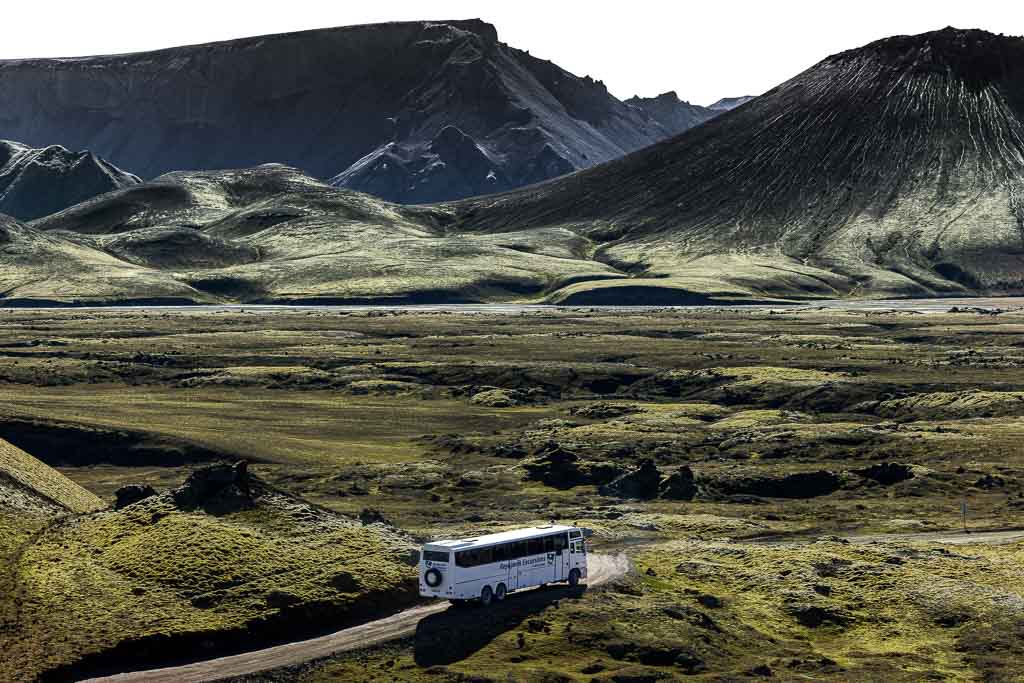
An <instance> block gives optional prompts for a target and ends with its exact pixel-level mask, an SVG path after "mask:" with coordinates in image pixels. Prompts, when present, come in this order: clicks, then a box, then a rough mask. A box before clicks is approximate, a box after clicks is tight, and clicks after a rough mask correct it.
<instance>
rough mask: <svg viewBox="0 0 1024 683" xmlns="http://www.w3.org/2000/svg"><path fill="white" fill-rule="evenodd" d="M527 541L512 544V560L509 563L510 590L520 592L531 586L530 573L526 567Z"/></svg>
mask: <svg viewBox="0 0 1024 683" xmlns="http://www.w3.org/2000/svg"><path fill="white" fill-rule="evenodd" d="M526 548H527V546H526V541H516V542H515V543H513V544H511V560H510V562H509V574H508V588H509V590H519V589H520V588H525V587H526V586H528V585H529V584H528V583H527V581H528V580H529V576H528V575H527V572H528V571H529V570H528V568H527V566H526V564H525V563H526Z"/></svg>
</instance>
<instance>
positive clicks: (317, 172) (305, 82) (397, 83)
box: [0, 21, 679, 203]
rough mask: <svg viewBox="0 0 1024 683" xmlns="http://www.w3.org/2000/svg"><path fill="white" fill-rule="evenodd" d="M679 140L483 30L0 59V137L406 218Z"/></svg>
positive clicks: (466, 25) (359, 32) (337, 35)
mask: <svg viewBox="0 0 1024 683" xmlns="http://www.w3.org/2000/svg"><path fill="white" fill-rule="evenodd" d="M678 127H679V126H678V125H676V124H673V127H672V129H671V130H668V129H666V128H665V127H664V125H663V124H662V123H661V122H659V121H658V120H656V119H654V118H652V117H651V116H649V115H648V114H647V113H646V112H645V111H644V110H643V109H642V108H637V107H631V106H628V105H626V104H624V103H623V102H621V101H619V100H618V99H616V98H615V97H613V96H612V95H610V94H609V93H608V91H607V89H606V88H605V87H604V85H603V84H602V83H600V82H599V81H594V80H592V79H590V78H579V77H577V76H574V75H572V74H570V73H568V72H566V71H565V70H563V69H561V68H559V67H558V66H556V65H554V64H552V63H551V62H547V61H543V60H540V59H536V58H534V57H532V56H530V55H529V54H528V53H526V52H522V51H520V50H516V49H514V48H511V47H509V46H507V45H505V44H503V43H501V42H499V40H498V36H497V33H496V31H495V29H494V27H493V26H490V25H489V24H485V23H483V22H481V21H454V22H440V23H431V22H410V23H398V24H384V25H371V26H357V27H349V28H338V29H326V30H317V31H307V32H302V33H294V34H286V35H275V36H265V37H259V38H248V39H243V40H235V41H230V42H223V43H215V44H209V45H200V46H192V47H182V48H174V49H169V50H162V51H158V52H151V53H144V54H132V55H118V56H110V57H89V58H82V59H49V60H21V61H4V62H0V137H10V138H12V139H17V140H22V141H25V142H27V143H29V144H33V145H48V144H53V143H60V144H63V145H66V146H69V147H72V148H76V149H77V148H87V149H90V150H93V151H94V152H95V153H97V154H99V155H101V156H103V157H105V158H108V159H111V160H112V161H113V162H114V163H117V164H118V165H120V166H122V167H123V168H130V169H132V170H133V171H134V172H136V173H139V174H140V175H142V176H144V177H148V178H152V177H154V176H157V175H160V174H162V173H165V172H168V171H175V170H203V169H222V168H240V167H249V166H256V165H259V164H262V163H267V162H274V163H284V164H288V165H291V166H294V167H297V168H300V169H302V170H303V171H304V172H305V173H307V174H309V175H311V176H314V177H316V178H319V179H331V178H333V182H334V183H335V184H336V185H338V186H343V187H347V188H351V189H357V190H363V191H367V192H370V193H373V194H376V195H378V196H380V197H383V198H385V199H388V200H391V201H398V202H404V203H420V202H428V201H439V200H446V199H454V198H461V197H468V196H471V195H477V194H481V193H486V192H496V191H501V190H508V189H511V188H515V187H519V186H522V185H525V184H529V183H534V182H539V181H542V180H547V179H549V178H552V177H555V176H558V175H562V174H565V173H569V172H571V171H575V170H578V169H582V168H587V167H589V166H592V165H594V164H597V163H600V162H604V161H608V160H611V159H614V158H616V157H619V156H621V155H623V154H625V153H627V152H630V151H633V150H636V149H639V148H641V147H644V146H647V145H650V144H652V143H654V142H657V141H658V140H662V139H664V138H666V137H668V135H669V134H670V133H672V132H675V131H676V130H677V129H678Z"/></svg>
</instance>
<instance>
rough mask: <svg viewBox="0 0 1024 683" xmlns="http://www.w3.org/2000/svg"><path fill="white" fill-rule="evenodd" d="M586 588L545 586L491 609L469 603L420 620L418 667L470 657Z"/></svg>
mask: <svg viewBox="0 0 1024 683" xmlns="http://www.w3.org/2000/svg"><path fill="white" fill-rule="evenodd" d="M585 590H586V587H585V586H578V587H576V588H570V587H568V586H548V587H546V588H539V589H536V590H531V591H526V592H523V593H514V594H512V595H510V596H508V598H507V599H506V600H505V601H504V602H501V603H494V604H492V605H491V606H490V607H483V606H481V605H478V604H475V603H470V604H467V605H465V606H455V605H453V606H452V607H450V608H449V609H447V610H446V611H444V612H441V613H440V614H434V615H431V616H429V617H427V618H426V619H423V620H422V621H420V623H419V625H418V626H417V627H416V635H415V637H414V647H415V658H416V663H417V664H418V665H419V666H423V667H429V666H437V665H444V664H452V663H454V662H458V661H461V660H463V659H465V658H466V657H469V656H470V655H472V654H473V653H474V652H476V651H478V650H480V649H481V648H483V647H485V646H486V645H487V644H488V643H490V642H491V641H493V640H494V639H495V638H497V637H498V636H500V635H501V634H502V633H505V632H507V631H511V630H513V629H515V628H517V627H519V626H520V625H521V624H523V622H525V621H527V620H528V619H530V618H531V617H535V616H537V615H538V614H540V613H541V612H543V611H544V610H546V609H547V608H549V607H552V606H557V603H558V601H560V600H565V599H573V598H579V597H580V596H582V595H583V593H584V591H585Z"/></svg>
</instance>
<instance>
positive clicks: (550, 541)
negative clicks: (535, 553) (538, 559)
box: [544, 536, 555, 553]
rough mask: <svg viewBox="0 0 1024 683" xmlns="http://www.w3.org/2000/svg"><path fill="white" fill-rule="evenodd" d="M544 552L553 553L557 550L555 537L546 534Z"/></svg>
mask: <svg viewBox="0 0 1024 683" xmlns="http://www.w3.org/2000/svg"><path fill="white" fill-rule="evenodd" d="M544 552H546V553H553V552H555V537H554V536H545V537H544Z"/></svg>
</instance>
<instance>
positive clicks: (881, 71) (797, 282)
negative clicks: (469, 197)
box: [456, 28, 1024, 301]
mask: <svg viewBox="0 0 1024 683" xmlns="http://www.w3.org/2000/svg"><path fill="white" fill-rule="evenodd" d="M456 210H457V211H458V213H459V215H460V216H462V218H461V220H460V221H459V225H460V227H461V228H462V229H472V230H478V231H488V232H501V231H504V230H512V229H515V230H525V229H542V228H546V229H551V228H559V229H566V230H571V231H573V232H575V233H577V234H580V235H581V236H585V237H587V238H588V239H590V240H593V241H595V242H597V243H599V244H600V247H599V248H598V249H597V251H596V253H595V256H594V258H595V259H596V260H598V261H600V262H603V263H608V264H612V265H614V266H615V267H616V268H618V269H619V270H622V271H623V272H628V273H629V274H630V275H631V277H632V279H631V280H630V282H629V287H630V291H638V290H637V289H636V288H637V287H638V286H641V285H642V286H643V287H644V288H645V289H643V290H642V292H643V295H644V296H662V297H667V298H668V299H673V298H680V299H685V298H686V297H685V296H684V294H685V293H687V292H691V293H694V294H699V295H708V294H717V295H722V294H727V293H732V294H733V295H737V296H746V297H749V296H751V295H761V296H768V295H795V294H803V295H812V296H847V295H854V294H862V295H883V294H884V295H934V294H952V293H964V292H993V293H1011V292H1013V293H1019V292H1024V39H1021V38H1009V37H1002V36H996V35H993V34H990V33H986V32H983V31H964V30H957V29H952V28H949V29H945V30H942V31H937V32H934V33H928V34H924V35H920V36H912V37H908V36H902V37H896V38H890V39H886V40H882V41H879V42H877V43H873V44H871V45H868V46H867V47H864V48H861V49H857V50H852V51H849V52H845V53H842V54H838V55H835V56H832V57H829V58H828V59H826V60H824V61H823V62H821V63H820V64H818V65H816V66H814V67H813V68H811V69H809V70H807V71H806V72H804V73H802V74H800V75H799V76H797V77H795V78H794V79H792V80H790V81H788V82H786V83H784V84H782V85H780V86H779V87H777V88H775V89H774V90H772V91H771V92H769V93H767V94H765V95H763V96H761V97H758V98H756V99H754V100H752V101H751V102H749V103H747V104H746V105H744V106H742V107H740V108H738V109H735V110H733V111H731V112H729V113H727V114H725V115H723V116H721V117H719V118H716V119H714V120H712V121H710V122H708V123H706V124H704V125H702V126H700V127H698V128H695V129H693V130H690V131H688V132H686V133H684V134H683V135H681V136H679V137H677V138H674V139H672V140H669V141H667V142H663V143H660V144H658V145H656V146H653V147H651V148H648V149H645V150H642V151H640V152H637V153H635V154H633V155H631V156H629V157H627V158H625V159H622V160H619V161H616V162H613V163H611V164H606V165H603V166H600V167H598V168H594V169H591V170H588V171H584V172H581V173H578V174H575V175H572V176H568V177H566V178H562V179H559V180H555V181H553V182H551V183H548V184H545V185H543V186H540V187H536V188H528V189H526V190H523V191H521V192H518V193H513V194H509V195H505V196H499V197H486V198H481V199H479V200H475V201H472V202H469V203H467V204H464V205H462V206H459V207H457V208H456ZM619 284H620V283H614V284H610V283H605V284H604V285H601V286H598V287H596V288H595V287H592V286H591V285H589V284H580V285H577V286H575V287H574V288H571V291H567V292H562V293H560V294H559V297H561V298H566V297H568V298H570V299H572V300H584V299H585V300H588V301H591V300H606V299H607V300H617V301H618V300H622V299H623V296H622V293H621V292H619V291H617V290H616V288H617V287H618V286H619Z"/></svg>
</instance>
